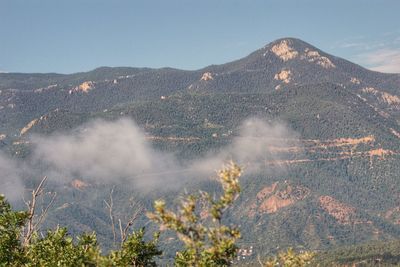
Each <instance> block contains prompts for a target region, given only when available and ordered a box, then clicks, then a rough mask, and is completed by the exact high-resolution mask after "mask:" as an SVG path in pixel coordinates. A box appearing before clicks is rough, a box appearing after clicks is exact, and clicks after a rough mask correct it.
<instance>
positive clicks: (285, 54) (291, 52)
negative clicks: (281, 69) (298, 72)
mask: <svg viewBox="0 0 400 267" xmlns="http://www.w3.org/2000/svg"><path fill="white" fill-rule="evenodd" d="M271 52H272V53H274V54H275V55H276V56H277V57H279V58H280V59H282V60H283V61H288V60H290V59H294V58H296V57H297V56H298V55H299V52H297V51H296V50H295V49H294V48H292V47H291V42H290V40H282V41H281V42H280V43H279V44H276V45H274V46H272V47H271ZM264 55H266V54H264Z"/></svg>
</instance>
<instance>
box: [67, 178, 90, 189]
mask: <svg viewBox="0 0 400 267" xmlns="http://www.w3.org/2000/svg"><path fill="white" fill-rule="evenodd" d="M71 186H72V187H73V188H75V189H78V190H82V189H85V188H86V187H88V186H89V184H87V183H85V182H84V181H82V180H79V179H74V180H72V181H71Z"/></svg>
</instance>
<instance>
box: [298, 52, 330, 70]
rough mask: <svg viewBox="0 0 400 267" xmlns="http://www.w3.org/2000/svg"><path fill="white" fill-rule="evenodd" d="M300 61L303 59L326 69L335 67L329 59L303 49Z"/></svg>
mask: <svg viewBox="0 0 400 267" xmlns="http://www.w3.org/2000/svg"><path fill="white" fill-rule="evenodd" d="M301 59H305V60H307V61H308V62H314V63H316V64H318V65H320V66H321V67H323V68H326V69H328V68H335V67H336V66H335V65H334V64H333V63H332V61H331V60H330V59H329V58H327V57H324V56H321V55H320V54H319V52H318V51H313V50H310V49H309V48H306V49H305V51H304V54H303V55H302V56H301Z"/></svg>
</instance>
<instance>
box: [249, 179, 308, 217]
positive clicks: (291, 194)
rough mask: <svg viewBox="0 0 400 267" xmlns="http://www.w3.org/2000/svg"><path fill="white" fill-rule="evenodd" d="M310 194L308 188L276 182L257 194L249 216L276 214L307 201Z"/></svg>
mask: <svg viewBox="0 0 400 267" xmlns="http://www.w3.org/2000/svg"><path fill="white" fill-rule="evenodd" d="M309 193H310V190H309V189H308V188H306V187H303V186H300V185H298V186H292V185H290V184H289V183H288V182H285V183H282V184H280V183H279V182H275V183H273V184H272V185H270V186H266V187H264V188H263V189H262V190H260V191H259V192H258V193H257V195H256V200H255V201H254V202H253V203H252V204H251V205H250V211H249V216H250V217H253V216H254V215H255V214H256V213H267V214H272V213H276V212H278V211H279V210H280V209H282V208H284V207H287V206H290V205H293V204H294V203H296V202H297V201H300V200H303V199H305V198H306V197H307V196H308V195H309Z"/></svg>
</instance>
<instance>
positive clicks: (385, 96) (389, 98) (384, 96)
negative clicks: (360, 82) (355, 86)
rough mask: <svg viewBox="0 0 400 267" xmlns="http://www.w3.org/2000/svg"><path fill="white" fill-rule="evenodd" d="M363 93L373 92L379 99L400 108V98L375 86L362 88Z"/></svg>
mask: <svg viewBox="0 0 400 267" xmlns="http://www.w3.org/2000/svg"><path fill="white" fill-rule="evenodd" d="M361 91H362V92H363V93H366V94H372V95H374V96H376V97H377V98H378V101H379V102H381V103H384V104H386V105H388V106H393V107H396V108H400V98H399V97H398V96H396V95H392V94H389V93H387V92H383V91H380V90H378V89H376V88H373V87H365V88H363V89H362V90H361Z"/></svg>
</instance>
